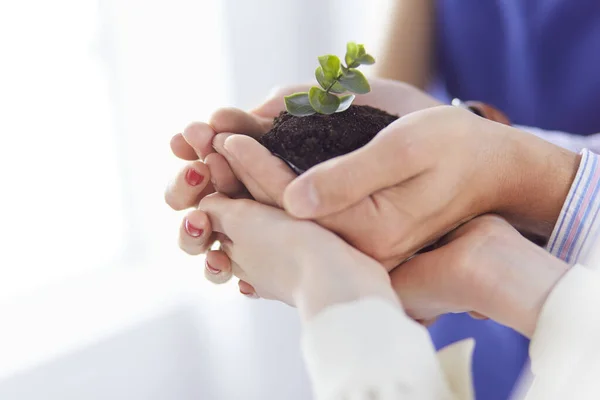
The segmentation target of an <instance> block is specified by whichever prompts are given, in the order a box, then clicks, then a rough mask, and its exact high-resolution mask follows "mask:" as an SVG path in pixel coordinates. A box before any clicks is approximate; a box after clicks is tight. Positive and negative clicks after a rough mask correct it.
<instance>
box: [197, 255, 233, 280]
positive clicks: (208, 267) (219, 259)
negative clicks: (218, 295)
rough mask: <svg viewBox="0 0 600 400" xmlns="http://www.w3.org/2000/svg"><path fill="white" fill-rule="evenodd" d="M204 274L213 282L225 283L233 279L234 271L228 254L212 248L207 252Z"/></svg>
mask: <svg viewBox="0 0 600 400" xmlns="http://www.w3.org/2000/svg"><path fill="white" fill-rule="evenodd" d="M204 276H205V277H206V279H208V280H209V281H211V282H212V283H216V284H220V283H225V282H227V281H229V279H231V277H232V276H233V272H232V269H231V262H230V260H229V257H227V254H225V253H224V252H222V251H219V250H212V251H209V252H208V253H207V254H206V260H205V271H204Z"/></svg>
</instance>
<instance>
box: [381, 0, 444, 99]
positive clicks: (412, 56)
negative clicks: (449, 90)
mask: <svg viewBox="0 0 600 400" xmlns="http://www.w3.org/2000/svg"><path fill="white" fill-rule="evenodd" d="M387 15H388V20H387V21H386V23H385V28H384V30H383V32H385V34H384V36H383V46H382V48H381V51H380V52H379V53H380V54H381V56H380V57H378V58H377V64H375V67H374V68H375V75H376V76H378V77H380V78H387V79H394V80H397V81H401V82H406V83H409V84H411V85H414V86H416V87H418V88H421V89H425V87H426V86H427V84H428V83H429V80H430V74H431V69H432V68H431V66H432V58H433V48H434V43H433V41H434V32H433V29H432V27H434V26H435V20H434V19H435V4H434V2H433V1H432V0H396V1H393V2H392V3H391V5H390V9H389V13H387Z"/></svg>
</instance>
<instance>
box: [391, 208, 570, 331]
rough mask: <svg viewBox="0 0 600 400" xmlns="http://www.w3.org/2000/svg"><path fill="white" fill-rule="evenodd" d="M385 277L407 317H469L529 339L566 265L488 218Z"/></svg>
mask: <svg viewBox="0 0 600 400" xmlns="http://www.w3.org/2000/svg"><path fill="white" fill-rule="evenodd" d="M437 246H439V247H437V248H436V249H434V250H432V251H430V252H427V253H423V254H419V255H416V256H415V257H414V258H412V259H410V260H409V261H407V262H406V263H404V264H403V265H401V266H399V267H398V268H396V269H395V270H394V271H392V272H391V274H390V276H391V280H392V286H393V287H394V289H395V290H396V292H397V293H398V296H399V297H400V299H401V301H402V304H403V305H404V307H405V311H406V312H407V314H408V315H409V316H411V317H413V318H415V319H417V320H420V321H431V320H434V319H435V318H436V317H438V316H439V315H443V314H446V313H450V312H452V313H456V312H470V313H472V314H475V315H478V316H480V317H481V316H483V317H488V318H491V319H493V320H495V321H496V322H499V323H501V324H503V325H506V326H509V327H511V328H513V329H515V330H517V331H518V332H520V333H522V334H523V335H525V336H528V337H531V335H532V334H533V332H534V331H535V327H536V324H537V320H538V317H539V314H540V311H541V308H542V306H543V304H544V303H545V301H546V298H547V297H548V295H549V294H550V292H551V291H552V289H553V288H554V286H555V285H556V284H557V283H558V281H559V280H560V279H561V278H562V276H563V275H564V274H565V273H566V272H567V270H568V265H567V264H566V263H564V262H563V261H561V260H559V259H557V258H555V257H553V256H552V255H550V254H549V253H548V252H546V251H545V250H543V249H542V248H540V247H538V246H536V245H534V244H533V243H531V242H530V241H528V240H526V239H525V238H523V237H522V236H521V235H520V234H519V233H518V232H517V231H516V230H515V229H514V228H513V227H512V226H511V225H510V224H508V223H507V222H506V221H504V220H503V219H501V218H500V217H497V216H493V215H484V216H481V217H478V218H476V219H474V220H472V221H470V222H468V223H466V224H465V225H463V226H461V227H460V228H458V229H457V230H455V231H453V232H452V233H450V234H449V235H447V236H446V237H444V238H443V239H442V241H441V242H440V243H439V244H438V245H437Z"/></svg>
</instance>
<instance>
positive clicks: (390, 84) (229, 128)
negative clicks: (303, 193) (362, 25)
mask: <svg viewBox="0 0 600 400" xmlns="http://www.w3.org/2000/svg"><path fill="white" fill-rule="evenodd" d="M371 86H372V91H371V92H370V93H368V94H366V95H360V96H357V98H356V100H355V103H356V104H368V105H371V106H374V107H378V108H381V109H384V110H386V111H388V112H390V113H392V114H400V115H405V114H408V113H410V112H413V111H415V110H420V109H423V108H428V107H434V106H436V105H438V104H439V103H438V102H437V101H436V100H434V99H433V98H431V97H430V96H428V95H426V94H424V93H423V92H421V91H419V90H417V89H415V88H413V87H411V86H409V85H405V84H402V83H399V82H394V81H388V80H381V79H374V80H373V81H372V84H371ZM306 87H308V85H306V86H296V87H287V88H284V89H280V90H278V91H277V92H276V93H275V94H274V96H273V97H272V98H271V99H270V100H268V101H267V102H265V103H264V104H262V105H261V106H260V107H258V108H257V109H255V110H254V111H253V112H252V113H245V112H242V111H241V110H235V109H222V110H219V111H217V112H216V113H215V114H214V115H213V117H212V118H211V120H210V122H209V124H204V123H195V124H192V125H190V126H188V128H186V130H185V131H184V132H183V134H182V135H176V136H175V137H174V138H173V140H172V141H171V147H172V149H173V152H174V153H175V154H176V155H177V156H179V157H180V158H183V159H188V160H194V159H196V158H200V159H203V160H204V164H202V163H200V162H198V161H196V162H195V163H190V164H189V165H188V166H186V167H185V168H183V169H182V170H181V172H180V173H179V174H178V176H177V177H176V179H174V180H173V182H172V184H171V185H170V186H169V187H168V188H167V191H166V192H165V197H166V200H167V203H168V204H169V205H171V207H173V208H174V209H177V210H181V209H185V208H189V207H193V206H195V205H196V204H197V203H198V201H199V200H200V199H201V198H202V197H204V196H205V195H207V194H209V193H210V192H211V191H212V190H214V189H216V190H217V191H219V192H221V193H225V194H227V195H228V196H230V197H234V198H240V197H244V198H250V197H252V198H255V199H256V200H258V201H260V202H262V203H264V204H269V205H278V206H281V205H282V198H281V194H282V193H283V190H284V188H285V186H287V184H288V183H289V182H291V180H292V179H294V178H295V174H293V173H292V172H291V171H290V170H289V169H288V168H287V166H286V165H285V164H283V163H282V162H281V161H280V160H279V159H278V158H276V157H273V156H272V155H271V154H270V153H268V152H265V151H262V152H261V149H262V150H265V149H264V148H262V146H260V145H258V143H256V142H253V143H252V145H254V146H257V145H258V146H259V147H260V149H257V148H256V147H253V148H252V149H250V154H253V155H258V156H259V157H261V158H260V159H256V158H255V157H254V156H251V157H246V158H245V159H247V160H248V161H249V162H252V163H253V167H254V168H253V169H251V170H250V171H248V172H246V171H245V168H244V166H243V165H241V164H240V163H239V162H238V161H237V160H236V159H235V157H229V158H227V157H228V154H227V153H226V152H224V151H223V143H224V140H225V138H226V136H227V135H219V138H216V137H215V136H216V135H217V133H220V132H240V133H244V134H246V135H249V136H251V137H254V138H258V137H260V136H261V135H262V134H264V133H266V132H267V131H268V130H269V129H270V127H271V124H272V121H273V117H274V116H276V115H278V114H279V112H280V111H282V110H283V109H284V101H283V97H284V96H285V95H287V94H290V93H294V92H297V91H299V90H305V89H306ZM213 140H214V141H215V143H214V146H215V147H216V148H218V149H220V152H221V153H217V152H215V151H214V149H213ZM255 150H257V151H255ZM230 165H231V166H230ZM204 166H208V167H209V168H203V167H204ZM231 167H233V170H232V168H231ZM192 168H196V169H201V170H202V171H203V172H204V173H205V174H206V175H208V174H209V172H207V171H210V179H211V181H212V184H213V186H207V187H190V184H189V183H188V182H186V179H185V176H186V174H187V173H188V171H189V170H190V169H192ZM269 168H274V170H272V171H269ZM257 169H260V170H261V171H265V172H266V174H267V175H262V173H261V174H259V175H257V176H256V178H257V179H253V173H254V172H255V171H256V170H257ZM234 172H235V173H234ZM238 178H239V179H238ZM267 178H272V179H267ZM359 211H360V210H359ZM367 212H368V210H367ZM357 214H358V213H357ZM346 216H348V215H346ZM364 217H365V218H364V219H365V222H367V221H366V217H367V214H365V215H364ZM360 218H361V219H362V218H363V216H360ZM186 221H188V222H186V223H184V225H183V227H184V228H185V226H188V225H190V222H189V220H186ZM320 222H323V223H325V226H327V227H328V228H330V229H333V230H334V231H336V232H339V231H344V226H339V225H346V227H348V225H349V224H350V223H351V222H350V221H345V219H344V218H334V219H333V221H332V222H331V223H328V221H326V220H325V221H320ZM202 223H203V221H201V220H197V221H195V223H194V225H198V226H196V228H197V229H196V230H195V231H194V232H197V230H198V229H202V230H203V234H202V235H200V236H199V237H196V236H194V235H191V234H190V233H189V230H186V229H182V230H181V237H180V243H181V247H182V248H183V249H184V250H185V251H187V252H188V253H190V254H199V253H201V252H204V251H205V250H206V249H207V248H208V247H209V246H210V244H211V243H212V241H213V240H214V236H213V235H211V234H210V233H208V232H207V230H206V229H204V227H203V226H202ZM186 224H187V225H186ZM348 228H349V229H353V228H352V227H348ZM355 234H356V235H363V234H369V232H367V231H365V230H360V231H358V230H357V232H356V233H355ZM392 264H393V262H392V263H391V264H389V266H390V267H391V266H392ZM394 265H395V264H394Z"/></svg>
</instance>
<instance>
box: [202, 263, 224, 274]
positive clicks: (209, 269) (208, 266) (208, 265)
mask: <svg viewBox="0 0 600 400" xmlns="http://www.w3.org/2000/svg"><path fill="white" fill-rule="evenodd" d="M204 264H205V267H206V270H207V271H208V272H210V273H211V274H213V275H217V274H218V273H220V272H221V270H220V269H216V268H213V267H212V266H211V265H210V264H209V263H208V261H206V262H205V263H204Z"/></svg>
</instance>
